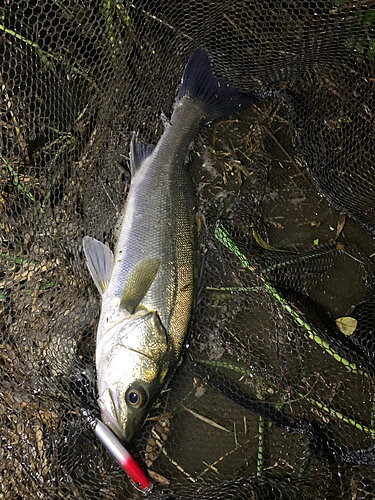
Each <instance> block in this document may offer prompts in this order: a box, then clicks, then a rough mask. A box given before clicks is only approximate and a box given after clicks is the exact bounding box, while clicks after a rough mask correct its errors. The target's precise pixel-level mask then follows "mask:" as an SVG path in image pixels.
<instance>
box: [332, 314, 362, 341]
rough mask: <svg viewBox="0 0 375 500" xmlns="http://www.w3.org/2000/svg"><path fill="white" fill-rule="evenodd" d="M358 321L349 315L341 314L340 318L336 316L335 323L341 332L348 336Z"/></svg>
mask: <svg viewBox="0 0 375 500" xmlns="http://www.w3.org/2000/svg"><path fill="white" fill-rule="evenodd" d="M357 323H358V321H357V320H356V319H354V318H351V317H350V316H343V317H342V318H337V320H336V325H337V326H338V328H339V330H340V332H341V333H343V334H344V335H346V336H347V337H349V336H350V335H351V334H352V333H353V332H354V330H355V329H356V328H357Z"/></svg>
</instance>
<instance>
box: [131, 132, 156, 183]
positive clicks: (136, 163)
mask: <svg viewBox="0 0 375 500" xmlns="http://www.w3.org/2000/svg"><path fill="white" fill-rule="evenodd" d="M154 149H155V146H154V145H153V144H143V143H142V142H137V141H136V139H135V132H133V137H132V140H131V143H130V173H131V176H132V177H134V175H135V174H136V172H137V170H138V169H139V168H140V166H141V165H142V163H143V162H144V161H145V160H146V158H148V157H149V156H151V155H152V152H153V151H154Z"/></svg>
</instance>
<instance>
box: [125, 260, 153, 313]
mask: <svg viewBox="0 0 375 500" xmlns="http://www.w3.org/2000/svg"><path fill="white" fill-rule="evenodd" d="M159 266H160V259H145V260H142V261H141V262H140V263H139V264H137V265H136V266H135V267H134V268H133V269H132V270H131V271H130V274H129V276H128V278H127V280H126V282H125V285H124V289H123V292H122V294H121V299H120V307H123V308H124V309H126V310H127V311H128V312H129V313H130V314H133V313H134V311H135V309H136V307H137V306H138V305H139V304H140V302H141V300H142V299H143V297H144V296H145V295H146V293H147V291H148V289H149V288H150V286H151V285H152V283H153V281H154V279H155V276H156V274H157V272H158V269H159Z"/></svg>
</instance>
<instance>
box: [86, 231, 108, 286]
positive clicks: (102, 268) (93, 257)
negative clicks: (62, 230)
mask: <svg viewBox="0 0 375 500" xmlns="http://www.w3.org/2000/svg"><path fill="white" fill-rule="evenodd" d="M83 251H84V252H85V256H86V259H87V267H88V268H89V271H90V274H91V276H92V279H93V280H94V282H95V285H96V286H97V288H98V290H99V292H100V294H101V295H103V293H104V292H105V291H106V289H107V287H108V285H109V282H110V279H111V275H112V269H113V262H114V257H113V253H112V251H111V249H110V248H108V247H107V246H106V245H104V243H101V242H100V241H98V240H96V239H95V238H90V236H85V237H84V238H83Z"/></svg>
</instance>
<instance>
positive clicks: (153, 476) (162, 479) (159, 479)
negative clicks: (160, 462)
mask: <svg viewBox="0 0 375 500" xmlns="http://www.w3.org/2000/svg"><path fill="white" fill-rule="evenodd" d="M147 472H148V475H149V476H150V478H151V479H153V480H154V481H156V482H157V483H160V484H163V485H164V486H169V484H170V480H169V479H167V478H166V477H164V476H162V475H161V474H158V473H157V472H155V471H153V470H151V469H147Z"/></svg>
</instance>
